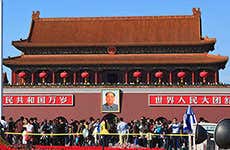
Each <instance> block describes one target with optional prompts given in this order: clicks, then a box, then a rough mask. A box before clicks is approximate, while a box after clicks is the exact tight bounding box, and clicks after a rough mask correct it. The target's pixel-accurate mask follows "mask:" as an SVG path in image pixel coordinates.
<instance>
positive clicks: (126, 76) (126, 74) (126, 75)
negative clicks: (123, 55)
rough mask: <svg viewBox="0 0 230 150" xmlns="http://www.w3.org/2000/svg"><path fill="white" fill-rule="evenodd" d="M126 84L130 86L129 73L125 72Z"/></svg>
mask: <svg viewBox="0 0 230 150" xmlns="http://www.w3.org/2000/svg"><path fill="white" fill-rule="evenodd" d="M125 84H128V72H127V71H126V72H125Z"/></svg>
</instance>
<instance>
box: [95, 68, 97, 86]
mask: <svg viewBox="0 0 230 150" xmlns="http://www.w3.org/2000/svg"><path fill="white" fill-rule="evenodd" d="M94 83H95V84H97V71H95V73H94Z"/></svg>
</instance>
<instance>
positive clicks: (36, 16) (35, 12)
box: [32, 11, 40, 20]
mask: <svg viewBox="0 0 230 150" xmlns="http://www.w3.org/2000/svg"><path fill="white" fill-rule="evenodd" d="M39 16H40V11H33V13H32V19H33V20H37V19H39Z"/></svg>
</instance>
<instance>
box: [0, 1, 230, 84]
mask: <svg viewBox="0 0 230 150" xmlns="http://www.w3.org/2000/svg"><path fill="white" fill-rule="evenodd" d="M229 5H230V1H229V0H221V1H216V0H200V1H199V0H113V1H112V0H97V1H94V0H84V1H83V0H65V1H61V0H36V1H32V0H3V58H6V57H8V56H18V55H20V54H21V53H20V51H18V50H17V49H16V48H14V47H13V46H12V45H11V42H12V41H13V40H19V39H20V38H22V39H26V38H27V37H28V33H29V29H30V23H31V15H32V11H36V10H39V11H40V17H86V16H159V15H160V16H161V15H191V14H192V8H193V7H197V8H200V9H201V17H202V35H203V36H206V35H207V36H208V37H215V38H216V39H217V43H216V45H215V50H214V52H211V53H212V54H220V55H223V56H230V44H229V43H230V29H229V27H230V12H229ZM3 71H4V72H7V74H8V78H9V79H10V77H11V74H10V69H8V68H6V67H4V68H3ZM220 81H221V82H224V83H230V65H229V62H228V63H227V65H226V68H225V69H224V70H221V71H220Z"/></svg>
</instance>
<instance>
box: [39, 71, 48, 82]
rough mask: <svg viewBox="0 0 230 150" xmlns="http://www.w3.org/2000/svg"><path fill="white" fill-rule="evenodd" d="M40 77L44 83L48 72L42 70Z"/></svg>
mask: <svg viewBox="0 0 230 150" xmlns="http://www.w3.org/2000/svg"><path fill="white" fill-rule="evenodd" d="M39 77H40V78H42V83H45V78H46V77H47V73H46V72H45V71H42V72H40V73H39Z"/></svg>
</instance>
